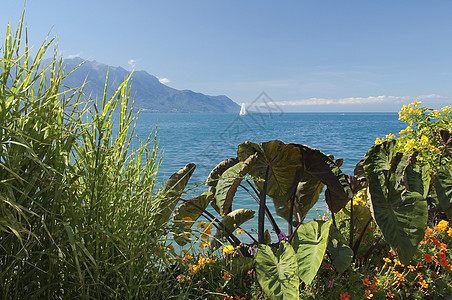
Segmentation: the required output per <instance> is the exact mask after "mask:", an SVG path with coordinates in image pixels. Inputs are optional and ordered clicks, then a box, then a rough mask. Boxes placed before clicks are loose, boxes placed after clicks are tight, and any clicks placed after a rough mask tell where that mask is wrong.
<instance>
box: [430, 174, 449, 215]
mask: <svg viewBox="0 0 452 300" xmlns="http://www.w3.org/2000/svg"><path fill="white" fill-rule="evenodd" d="M434 187H435V191H436V195H437V197H438V200H439V205H441V208H442V209H443V210H444V212H445V213H446V214H447V217H449V218H452V169H451V168H450V167H447V166H442V167H441V168H440V170H439V171H438V174H437V177H436V180H435V182H434Z"/></svg>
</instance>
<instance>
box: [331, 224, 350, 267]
mask: <svg viewBox="0 0 452 300" xmlns="http://www.w3.org/2000/svg"><path fill="white" fill-rule="evenodd" d="M327 250H328V253H329V255H330V258H331V261H332V262H333V265H334V268H335V269H336V271H337V272H338V273H343V272H345V270H347V269H348V268H349V267H350V265H351V263H352V261H353V250H352V249H351V248H350V247H349V246H348V245H347V243H346V240H345V238H344V237H343V235H342V234H341V232H340V231H339V229H337V228H336V227H334V226H331V227H330V232H329V238H328V246H327Z"/></svg>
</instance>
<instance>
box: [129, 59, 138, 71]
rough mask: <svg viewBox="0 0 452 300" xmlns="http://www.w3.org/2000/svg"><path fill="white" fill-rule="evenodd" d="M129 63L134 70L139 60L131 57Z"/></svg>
mask: <svg viewBox="0 0 452 300" xmlns="http://www.w3.org/2000/svg"><path fill="white" fill-rule="evenodd" d="M127 64H128V65H129V66H130V67H131V68H132V69H133V70H134V69H135V67H136V66H137V61H136V60H135V59H129V61H128V62H127Z"/></svg>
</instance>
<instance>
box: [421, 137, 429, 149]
mask: <svg viewBox="0 0 452 300" xmlns="http://www.w3.org/2000/svg"><path fill="white" fill-rule="evenodd" d="M421 145H422V146H427V145H428V137H427V136H425V135H422V136H421Z"/></svg>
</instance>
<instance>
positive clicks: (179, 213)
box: [173, 192, 213, 246]
mask: <svg viewBox="0 0 452 300" xmlns="http://www.w3.org/2000/svg"><path fill="white" fill-rule="evenodd" d="M212 197H213V196H212V193H210V192H205V193H202V194H201V195H199V196H197V197H195V198H193V199H190V200H187V201H185V202H182V203H181V204H180V205H179V206H178V207H177V208H176V210H175V211H174V213H173V224H174V225H175V226H176V233H175V234H174V240H175V241H176V243H178V244H179V245H180V246H183V245H185V244H187V243H188V242H189V241H190V240H189V238H188V236H189V232H190V228H191V227H192V225H193V224H194V222H196V220H198V218H199V217H200V216H201V214H202V213H203V210H205V209H206V207H207V206H208V205H209V203H210V201H211V199H212Z"/></svg>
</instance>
